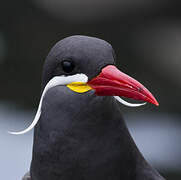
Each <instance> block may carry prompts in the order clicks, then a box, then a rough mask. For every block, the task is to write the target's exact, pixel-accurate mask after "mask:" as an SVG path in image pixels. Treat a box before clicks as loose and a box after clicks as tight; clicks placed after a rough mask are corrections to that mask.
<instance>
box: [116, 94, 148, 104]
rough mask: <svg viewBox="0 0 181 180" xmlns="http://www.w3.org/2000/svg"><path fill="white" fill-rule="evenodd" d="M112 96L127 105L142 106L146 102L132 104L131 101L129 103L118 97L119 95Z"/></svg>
mask: <svg viewBox="0 0 181 180" xmlns="http://www.w3.org/2000/svg"><path fill="white" fill-rule="evenodd" d="M114 98H115V99H116V100H117V101H119V102H120V103H121V104H124V105H125V106H128V107H139V106H144V105H145V104H146V102H145V103H139V104H133V103H129V102H127V101H125V100H123V99H122V98H120V97H119V96H114Z"/></svg>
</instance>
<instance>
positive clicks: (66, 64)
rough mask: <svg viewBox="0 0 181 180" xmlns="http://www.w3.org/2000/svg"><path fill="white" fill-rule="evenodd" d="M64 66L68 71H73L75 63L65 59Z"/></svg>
mask: <svg viewBox="0 0 181 180" xmlns="http://www.w3.org/2000/svg"><path fill="white" fill-rule="evenodd" d="M62 68H63V70H64V71H65V72H66V73H69V72H72V71H73V69H74V64H73V62H71V61H63V62H62Z"/></svg>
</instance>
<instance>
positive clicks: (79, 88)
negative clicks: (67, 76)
mask: <svg viewBox="0 0 181 180" xmlns="http://www.w3.org/2000/svg"><path fill="white" fill-rule="evenodd" d="M67 87H68V88H69V89H71V90H72V91H75V92H77V93H84V92H87V91H90V90H91V89H92V88H91V87H90V86H89V85H88V84H87V83H83V82H72V83H70V84H68V85H67Z"/></svg>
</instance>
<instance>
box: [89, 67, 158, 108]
mask: <svg viewBox="0 0 181 180" xmlns="http://www.w3.org/2000/svg"><path fill="white" fill-rule="evenodd" d="M88 85H89V86H90V87H91V88H92V89H94V90H95V93H96V94H97V95H98V96H123V97H127V98H132V99H136V100H142V101H146V102H149V103H152V104H155V105H156V106H158V105H159V104H158V102H157V100H156V99H155V98H154V96H153V95H152V94H151V93H150V91H148V89H146V88H145V87H144V86H143V85H142V84H141V83H139V82H138V81H137V80H135V79H133V78H132V77H130V76H128V75H126V74H125V73H123V72H121V71H119V70H118V69H117V68H116V67H115V66H113V65H108V66H106V67H105V68H103V69H102V72H101V73H100V74H99V75H98V76H97V77H95V78H93V79H92V80H90V81H89V82H88Z"/></svg>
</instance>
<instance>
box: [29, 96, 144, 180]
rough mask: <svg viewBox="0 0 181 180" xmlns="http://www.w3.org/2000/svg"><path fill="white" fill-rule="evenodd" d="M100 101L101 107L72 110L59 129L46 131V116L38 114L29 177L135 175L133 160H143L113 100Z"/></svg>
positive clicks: (68, 179) (114, 178)
mask: <svg viewBox="0 0 181 180" xmlns="http://www.w3.org/2000/svg"><path fill="white" fill-rule="evenodd" d="M103 101H104V104H105V105H104V106H103V107H98V106H99V105H100V104H99V103H97V104H95V106H94V108H90V107H92V104H91V103H90V104H89V105H87V108H88V109H87V111H89V112H83V110H82V112H81V114H79V113H80V112H77V113H78V114H76V113H75V114H74V113H73V114H72V116H73V117H72V119H71V118H70V119H71V120H70V119H66V122H64V123H62V126H63V127H61V129H60V128H59V127H55V126H53V127H51V126H50V127H49V128H50V129H51V130H50V129H49V131H47V130H46V127H44V126H43V125H42V123H43V121H44V120H45V119H46V121H49V122H50V119H48V116H47V117H46V116H44V115H43V114H42V117H41V119H40V121H39V124H38V125H37V127H36V129H35V135H34V148H33V159H32V164H31V176H32V180H50V179H52V180H72V179H74V180H80V179H85V180H92V179H95V180H103V179H104V180H105V179H111V180H120V179H124V180H128V179H130V180H131V179H135V177H136V173H137V168H138V165H137V164H140V167H141V166H142V165H143V166H145V165H147V164H146V162H145V161H144V159H143V158H142V156H141V154H140V153H139V151H138V150H137V148H136V146H135V143H134V142H133V140H132V138H131V136H130V134H129V132H128V130H127V127H126V125H125V123H124V120H123V119H122V118H121V116H120V112H119V107H118V106H117V104H116V102H115V101H114V100H113V99H110V98H105V99H104V100H103ZM89 106H90V107H89ZM84 109H85V108H84ZM42 113H43V112H42ZM55 113H57V114H54V118H56V117H61V114H59V112H55ZM88 115H89V116H88ZM76 116H77V117H78V118H77V117H76ZM64 118H65V117H64ZM59 121H61V118H60V119H59ZM69 121H70V122H69ZM55 123H57V122H55ZM47 128H48V127H47ZM139 161H140V162H141V163H142V165H141V163H139ZM107 177H110V178H107Z"/></svg>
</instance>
